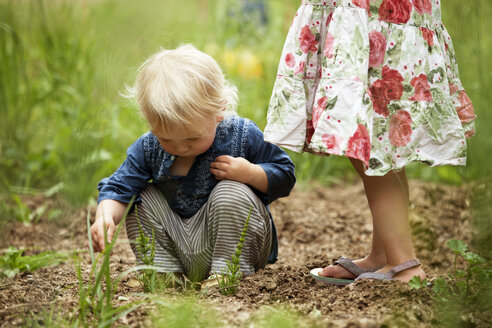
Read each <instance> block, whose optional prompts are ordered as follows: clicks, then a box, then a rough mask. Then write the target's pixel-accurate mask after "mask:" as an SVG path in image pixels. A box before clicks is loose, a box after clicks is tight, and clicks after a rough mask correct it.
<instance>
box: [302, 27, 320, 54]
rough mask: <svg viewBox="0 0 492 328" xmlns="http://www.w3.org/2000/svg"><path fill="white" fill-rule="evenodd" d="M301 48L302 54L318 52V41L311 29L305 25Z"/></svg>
mask: <svg viewBox="0 0 492 328" xmlns="http://www.w3.org/2000/svg"><path fill="white" fill-rule="evenodd" d="M299 43H300V44H299V47H300V48H301V50H302V52H304V53H306V54H307V53H308V52H310V51H311V52H316V51H317V50H318V48H317V44H318V41H316V37H315V36H314V35H313V33H311V29H310V28H309V26H308V25H305V26H304V27H303V28H302V29H301V35H300V36H299Z"/></svg>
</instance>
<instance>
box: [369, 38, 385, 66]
mask: <svg viewBox="0 0 492 328" xmlns="http://www.w3.org/2000/svg"><path fill="white" fill-rule="evenodd" d="M369 45H370V50H369V66H371V67H379V66H381V65H383V61H384V55H385V53H386V38H385V37H384V35H383V33H381V32H378V31H372V32H369Z"/></svg>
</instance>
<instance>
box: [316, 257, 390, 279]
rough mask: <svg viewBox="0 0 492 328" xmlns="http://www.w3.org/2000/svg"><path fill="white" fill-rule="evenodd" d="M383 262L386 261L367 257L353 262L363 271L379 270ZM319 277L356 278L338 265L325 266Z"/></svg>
mask: <svg viewBox="0 0 492 328" xmlns="http://www.w3.org/2000/svg"><path fill="white" fill-rule="evenodd" d="M385 262H386V261H381V260H375V259H374V258H369V257H366V258H363V259H360V260H355V261H353V263H354V264H356V265H357V266H359V267H360V268H361V269H362V270H364V271H366V270H375V269H377V268H380V267H382V266H383V265H384V264H385ZM319 275H320V276H323V277H333V278H341V279H354V278H356V277H357V276H356V275H355V274H353V273H352V272H350V271H349V270H347V269H345V268H344V267H343V266H341V265H338V264H332V265H330V266H327V267H326V268H324V269H323V270H322V271H320V273H319Z"/></svg>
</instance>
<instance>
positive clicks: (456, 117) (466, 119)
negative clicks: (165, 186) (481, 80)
mask: <svg viewBox="0 0 492 328" xmlns="http://www.w3.org/2000/svg"><path fill="white" fill-rule="evenodd" d="M474 119H475V114H474V111H473V106H472V104H471V101H470V99H469V98H468V96H467V94H466V93H465V91H464V90H463V87H462V85H461V82H460V80H459V76H458V68H457V63H456V59H455V53H454V49H453V45H452V42H451V39H450V37H449V35H448V33H447V31H446V29H445V28H444V26H443V24H442V22H441V10H440V1H439V0H432V1H431V0H412V1H411V0H336V1H335V0H330V1H321V0H303V2H302V5H301V7H300V9H299V10H298V12H297V14H296V16H295V18H294V21H293V23H292V26H291V28H290V31H289V34H288V36H287V40H286V43H285V46H284V49H283V52H282V57H281V60H280V64H279V68H278V75H277V80H276V82H275V86H274V90H273V94H272V98H271V101H270V106H269V110H268V117H267V120H268V124H267V126H266V128H265V132H264V137H265V140H266V141H268V142H272V143H275V144H277V145H280V146H283V147H285V148H288V149H291V150H294V151H298V152H303V151H306V152H310V153H314V154H318V155H330V154H334V155H342V156H346V157H348V158H349V159H350V161H351V163H352V165H353V166H354V168H355V169H356V170H357V172H358V173H359V175H360V176H361V177H362V181H363V183H364V187H365V190H366V195H367V200H368V202H369V207H370V210H371V213H372V219H373V241H372V247H371V250H370V252H369V254H368V255H367V256H366V257H365V258H363V259H359V260H355V261H351V260H348V259H346V258H341V259H339V260H338V261H336V262H335V263H334V264H333V265H330V266H328V267H326V268H324V269H318V270H314V271H313V275H314V276H315V278H317V279H319V280H323V281H325V282H327V283H338V284H346V283H350V282H351V281H352V279H354V278H360V279H362V278H375V279H392V278H394V279H397V280H401V281H408V280H409V279H411V277H413V276H415V275H418V276H420V277H422V278H423V277H425V273H424V271H423V270H422V268H421V267H420V263H419V262H418V260H416V259H415V252H414V249H413V245H412V241H411V232H410V227H409V222H408V200H409V192H408V183H407V179H406V175H405V166H406V165H407V164H409V163H411V162H415V161H419V162H424V163H426V164H428V165H431V166H437V165H445V164H451V165H465V162H466V138H468V137H471V136H472V135H473V134H474V126H473V120H474Z"/></svg>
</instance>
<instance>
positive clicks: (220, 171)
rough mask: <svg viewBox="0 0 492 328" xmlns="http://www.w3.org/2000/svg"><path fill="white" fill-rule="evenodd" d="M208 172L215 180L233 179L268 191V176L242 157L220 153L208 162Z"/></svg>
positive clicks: (264, 191)
mask: <svg viewBox="0 0 492 328" xmlns="http://www.w3.org/2000/svg"><path fill="white" fill-rule="evenodd" d="M210 172H211V173H212V174H213V175H214V176H215V178H216V179H217V180H233V181H237V182H241V183H244V184H248V185H250V186H253V187H255V188H256V189H258V190H260V191H261V192H263V193H267V192H268V178H267V176H266V173H265V171H264V170H263V169H262V168H261V166H259V165H256V164H253V163H251V162H249V161H248V160H247V159H245V158H242V157H231V156H228V155H222V156H218V157H217V158H215V161H214V162H212V164H210Z"/></svg>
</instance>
